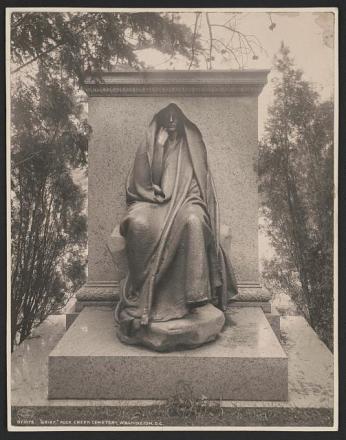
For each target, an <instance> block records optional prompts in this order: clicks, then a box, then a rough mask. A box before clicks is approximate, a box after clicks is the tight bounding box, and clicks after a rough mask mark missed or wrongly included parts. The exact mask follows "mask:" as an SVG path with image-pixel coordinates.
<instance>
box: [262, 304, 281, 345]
mask: <svg viewBox="0 0 346 440" xmlns="http://www.w3.org/2000/svg"><path fill="white" fill-rule="evenodd" d="M265 316H266V318H267V319H268V322H269V324H270V326H271V328H272V329H273V332H274V333H275V334H276V337H277V338H278V339H279V340H280V338H281V331H280V316H281V315H280V313H279V312H278V311H277V310H276V308H275V307H272V310H271V313H266V314H265Z"/></svg>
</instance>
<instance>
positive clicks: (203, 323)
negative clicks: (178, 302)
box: [117, 304, 225, 352]
mask: <svg viewBox="0 0 346 440" xmlns="http://www.w3.org/2000/svg"><path fill="white" fill-rule="evenodd" d="M224 324H225V315H224V314H223V312H222V311H221V310H219V309H217V308H216V307H214V306H213V305H212V304H206V305H204V306H201V307H196V308H195V309H194V310H193V311H192V312H191V313H190V314H189V315H188V316H186V317H185V318H182V319H173V320H171V321H167V322H153V323H151V324H149V325H148V326H147V327H140V329H139V331H137V332H136V335H135V336H132V337H130V336H128V335H126V334H124V333H123V331H122V327H121V326H120V327H118V329H117V336H118V338H119V339H120V341H121V342H123V343H125V344H129V345H143V346H145V347H148V348H150V349H152V350H156V351H161V352H164V351H173V350H176V349H180V348H195V347H199V346H200V345H202V344H205V343H207V342H211V341H214V340H215V339H216V338H217V336H218V334H219V333H220V332H221V330H222V327H223V326H224Z"/></svg>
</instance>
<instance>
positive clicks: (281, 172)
mask: <svg viewBox="0 0 346 440" xmlns="http://www.w3.org/2000/svg"><path fill="white" fill-rule="evenodd" d="M275 68H276V70H277V72H278V78H277V79H276V82H275V91H274V94H275V100H274V103H273V105H272V106H271V108H270V110H269V117H268V121H267V124H266V130H265V136H264V138H263V140H262V142H261V143H260V156H259V176H260V191H261V192H262V199H263V203H262V209H263V213H264V215H265V216H266V218H267V220H268V227H267V230H266V232H267V234H268V236H269V237H270V240H271V243H272V245H273V246H274V248H275V250H276V253H277V257H276V259H274V260H272V261H271V262H267V264H266V268H265V274H264V277H265V278H266V279H267V281H271V282H272V283H274V284H275V283H276V286H280V287H281V288H282V289H283V290H284V291H286V293H288V294H290V295H291V297H292V299H293V300H294V302H295V303H296V304H297V306H298V308H299V310H300V311H301V312H302V313H303V314H304V316H305V317H306V318H307V320H308V321H309V323H310V324H311V326H312V327H313V328H314V329H315V331H316V332H317V333H318V334H319V336H320V337H321V339H322V340H323V341H324V342H325V343H326V344H327V345H328V347H330V348H332V341H333V102H332V101H331V100H330V101H326V102H320V99H319V96H318V94H317V93H316V92H315V91H314V90H313V88H312V86H311V84H310V83H309V82H307V81H305V80H304V79H303V74H302V71H300V70H298V69H296V68H295V66H294V63H293V60H292V59H291V58H290V56H289V50H288V49H287V48H286V47H285V46H284V45H282V46H281V49H280V53H279V56H278V57H276V59H275Z"/></svg>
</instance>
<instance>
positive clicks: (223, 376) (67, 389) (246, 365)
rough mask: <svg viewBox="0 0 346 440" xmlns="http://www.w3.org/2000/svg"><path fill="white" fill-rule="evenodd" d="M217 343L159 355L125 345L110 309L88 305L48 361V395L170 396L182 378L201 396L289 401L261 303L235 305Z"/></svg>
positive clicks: (282, 359)
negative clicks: (256, 304)
mask: <svg viewBox="0 0 346 440" xmlns="http://www.w3.org/2000/svg"><path fill="white" fill-rule="evenodd" d="M227 315H228V320H229V324H230V325H229V326H228V327H227V328H226V329H225V330H224V331H223V332H222V333H221V334H220V336H219V338H218V339H217V341H215V342H212V343H209V344H206V345H204V346H201V347H199V348H196V349H193V350H181V351H176V352H172V353H157V352H154V351H150V350H147V349H145V348H142V347H135V346H128V345H124V344H122V343H121V342H119V341H118V339H117V337H116V333H115V324H114V320H113V312H112V310H111V309H109V308H107V307H86V308H84V309H83V310H82V312H81V313H80V315H79V317H78V318H77V319H76V320H75V321H74V323H73V324H72V325H71V327H70V328H69V330H68V331H67V333H66V334H65V335H64V337H63V338H62V339H61V340H60V342H59V343H58V345H57V346H56V347H55V349H54V350H53V351H52V352H51V354H50V356H49V359H48V396H49V398H50V399H167V398H169V397H170V396H173V395H174V393H175V392H176V390H177V386H178V384H179V383H181V382H184V383H187V384H188V385H189V386H190V387H191V389H192V391H193V393H194V395H195V396H196V397H198V398H199V397H201V396H202V395H205V396H206V397H207V398H209V399H228V400H287V393H288V371H287V357H286V354H285V353H284V351H283V349H282V347H281V345H280V344H279V342H278V340H277V338H276V337H275V335H274V333H273V330H272V329H271V327H270V325H269V323H268V321H267V319H266V318H265V316H264V313H263V311H262V309H261V308H259V307H254V308H251V307H249V308H234V309H233V310H231V311H230V312H228V313H227Z"/></svg>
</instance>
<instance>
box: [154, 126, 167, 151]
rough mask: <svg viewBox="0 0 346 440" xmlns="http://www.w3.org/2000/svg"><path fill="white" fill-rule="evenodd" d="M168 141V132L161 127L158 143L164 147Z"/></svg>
mask: <svg viewBox="0 0 346 440" xmlns="http://www.w3.org/2000/svg"><path fill="white" fill-rule="evenodd" d="M167 139H168V132H167V130H166V129H165V128H164V127H161V128H160V130H159V132H158V135H157V140H156V141H157V143H158V144H159V145H160V146H161V147H163V146H164V145H165V143H166V141H167Z"/></svg>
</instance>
